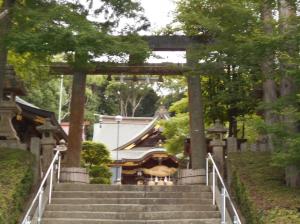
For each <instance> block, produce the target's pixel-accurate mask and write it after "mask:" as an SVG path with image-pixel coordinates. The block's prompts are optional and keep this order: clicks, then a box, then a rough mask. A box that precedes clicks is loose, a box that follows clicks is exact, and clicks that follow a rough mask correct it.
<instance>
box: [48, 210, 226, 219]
mask: <svg viewBox="0 0 300 224" xmlns="http://www.w3.org/2000/svg"><path fill="white" fill-rule="evenodd" d="M44 217H45V218H72V219H115V220H118V219H119V220H157V219H159V220H167V219H178V220H181V219H209V218H220V213H219V212H217V211H196V212H195V211H185V212H172V211H167V212H79V211H76V212H75V211H46V212H45V213H44Z"/></svg>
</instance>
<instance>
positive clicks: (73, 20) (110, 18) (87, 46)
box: [9, 0, 148, 167]
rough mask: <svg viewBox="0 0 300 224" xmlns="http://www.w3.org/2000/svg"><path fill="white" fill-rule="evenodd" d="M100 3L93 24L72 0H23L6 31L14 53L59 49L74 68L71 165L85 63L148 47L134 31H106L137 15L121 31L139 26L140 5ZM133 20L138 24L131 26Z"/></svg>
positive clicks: (76, 159) (75, 160) (127, 0)
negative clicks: (119, 33)
mask: <svg viewBox="0 0 300 224" xmlns="http://www.w3.org/2000/svg"><path fill="white" fill-rule="evenodd" d="M24 5H25V6H26V7H24ZM100 5H101V7H100V8H98V9H97V10H95V11H94V12H95V13H96V14H102V15H104V21H102V22H98V23H96V22H91V21H89V20H88V19H87V16H88V14H89V13H90V10H89V9H86V8H85V7H84V5H82V4H80V3H79V2H78V1H76V2H74V3H70V2H55V1H51V2H48V1H45V2H35V3H32V2H31V1H25V3H22V4H18V5H17V7H16V8H15V14H14V15H15V16H14V27H13V30H12V32H10V36H9V47H10V48H11V49H12V50H14V51H15V52H17V53H20V54H22V53H26V52H31V53H32V54H35V55H40V56H41V57H49V56H53V55H57V54H63V56H65V61H66V62H68V63H69V65H70V66H71V67H72V68H73V70H74V71H75V72H74V80H73V86H72V99H71V111H70V112H71V114H70V123H71V125H70V132H69V141H68V143H69V144H68V146H69V153H68V158H67V160H68V166H71V167H72V166H79V165H80V151H81V144H82V142H81V133H82V125H83V118H84V102H85V94H84V93H85V88H84V86H85V83H86V75H87V71H88V69H89V68H91V67H92V66H93V65H92V64H91V62H93V61H94V60H95V59H97V58H99V57H101V56H104V55H106V56H107V55H108V56H121V57H124V56H126V54H128V55H130V54H131V52H133V53H135V54H136V52H138V51H140V52H147V51H148V48H147V45H146V44H145V43H144V42H143V41H142V40H141V39H140V38H137V37H136V35H129V36H128V37H125V38H118V37H116V36H113V35H112V32H113V31H114V30H115V28H116V27H117V25H118V22H119V21H120V19H121V18H125V17H127V18H136V19H137V20H138V22H137V23H134V26H133V27H130V29H129V30H128V29H127V28H128V27H127V28H126V30H127V33H128V32H131V33H132V32H135V31H136V30H139V29H141V28H144V27H145V24H143V23H139V21H140V22H141V21H142V22H143V21H144V17H143V16H142V15H140V14H139V10H140V9H141V8H140V6H139V4H138V3H135V2H133V1H131V0H121V1H114V0H103V1H101V4H100ZM92 13H93V12H92ZM24 17H25V18H26V19H25V20H24ZM139 24H140V25H141V26H138V27H137V25H139Z"/></svg>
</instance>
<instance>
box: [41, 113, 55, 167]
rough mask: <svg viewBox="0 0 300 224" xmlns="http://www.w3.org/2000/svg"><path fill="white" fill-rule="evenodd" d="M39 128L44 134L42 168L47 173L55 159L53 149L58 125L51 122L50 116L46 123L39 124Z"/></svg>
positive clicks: (42, 139)
mask: <svg viewBox="0 0 300 224" xmlns="http://www.w3.org/2000/svg"><path fill="white" fill-rule="evenodd" d="M37 130H38V131H39V132H40V133H41V134H42V138H41V145H42V158H43V164H42V170H43V172H44V173H45V172H46V171H47V169H48V167H49V165H50V163H51V161H52V159H53V149H54V147H55V145H56V140H55V138H54V133H56V132H58V127H56V126H54V125H52V124H51V120H50V118H46V119H45V123H44V124H43V125H40V126H38V127H37Z"/></svg>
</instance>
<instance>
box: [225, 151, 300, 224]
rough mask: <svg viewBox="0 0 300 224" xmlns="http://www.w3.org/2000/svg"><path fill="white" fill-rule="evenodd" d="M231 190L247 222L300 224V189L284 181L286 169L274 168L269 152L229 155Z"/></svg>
mask: <svg viewBox="0 0 300 224" xmlns="http://www.w3.org/2000/svg"><path fill="white" fill-rule="evenodd" d="M228 161H229V163H228V165H229V170H230V171H231V173H232V174H233V178H232V189H233V193H234V195H235V198H236V201H237V202H238V204H239V207H240V208H241V210H242V212H243V215H244V216H245V218H246V222H247V223H264V224H269V223H299V221H300V219H299V213H297V212H296V210H297V209H298V208H299V206H300V191H299V189H290V188H288V187H287V186H285V184H284V182H283V181H282V179H283V177H284V173H285V171H284V168H281V167H276V166H272V161H273V159H272V155H271V154H270V153H265V152H262V153H258V152H244V153H230V154H229V156H228Z"/></svg>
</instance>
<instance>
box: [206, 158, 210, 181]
mask: <svg viewBox="0 0 300 224" xmlns="http://www.w3.org/2000/svg"><path fill="white" fill-rule="evenodd" d="M208 161H209V158H208V157H207V158H206V186H208V185H209V183H208Z"/></svg>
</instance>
